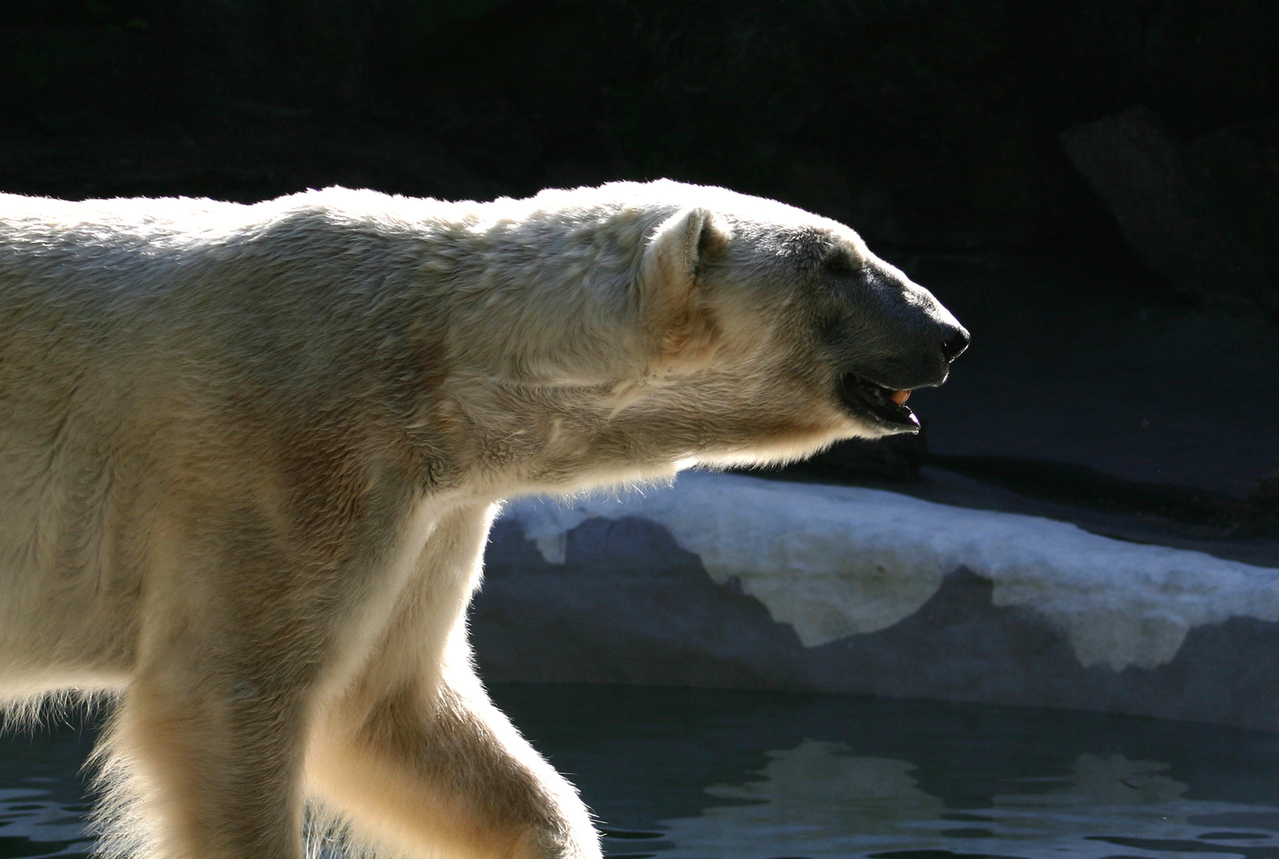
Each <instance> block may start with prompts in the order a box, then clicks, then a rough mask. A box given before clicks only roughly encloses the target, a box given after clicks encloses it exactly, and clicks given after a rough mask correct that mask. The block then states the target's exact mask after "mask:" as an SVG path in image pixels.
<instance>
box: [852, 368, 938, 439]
mask: <svg viewBox="0 0 1279 859" xmlns="http://www.w3.org/2000/svg"><path fill="white" fill-rule="evenodd" d="M836 394H837V396H838V397H839V402H840V404H841V405H843V407H844V408H845V409H846V410H847V411H848V412H850V413H851V414H852V415H853V416H854V417H856V418H859V419H861V420H863V421H866V422H867V423H869V424H871V425H873V426H874V427H876V428H877V429H880V430H883V431H885V432H886V433H900V432H919V418H917V417H915V413H914V412H912V411H911V410H910V409H909V408H907V407H906V398H907V397H909V396H910V391H895V390H893V389H891V388H886V387H884V386H883V385H877V384H875V383H874V382H872V381H870V380H869V379H865V378H863V377H861V376H858V375H857V374H855V373H845V374H844V375H842V376H840V377H839V382H838V383H837V384H836Z"/></svg>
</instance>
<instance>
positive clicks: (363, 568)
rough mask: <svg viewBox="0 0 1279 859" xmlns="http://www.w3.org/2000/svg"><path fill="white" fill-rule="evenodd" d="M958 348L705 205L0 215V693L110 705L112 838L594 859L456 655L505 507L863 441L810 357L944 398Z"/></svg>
mask: <svg viewBox="0 0 1279 859" xmlns="http://www.w3.org/2000/svg"><path fill="white" fill-rule="evenodd" d="M832 254H834V255H835V256H836V257H839V256H840V255H843V257H844V258H843V259H837V262H838V264H837V265H834V266H831V265H828V264H827V262H826V261H828V260H829V259H830V258H831V256H832ZM869 269H873V270H874V271H875V272H878V273H879V275H877V276H880V277H881V279H882V278H884V277H886V278H889V279H890V280H892V283H893V284H894V286H893V288H892V289H888V290H884V289H879V290H878V291H876V289H877V288H872V287H871V286H867V284H872V285H873V283H875V282H877V281H874V280H873V279H872V280H866V279H865V278H863V279H862V280H860V281H858V280H857V278H855V277H853V278H850V277H848V276H846V275H847V274H848V272H850V271H851V272H854V273H856V272H858V271H865V270H869ZM841 278H842V279H841ZM859 283H860V284H861V285H860V286H859V285H858V284H859ZM872 293H874V294H872ZM832 319H833V320H834V323H832ZM836 323H837V324H836ZM832 324H836V327H835V328H832V327H831V326H832ZM839 326H843V327H842V328H839ZM956 329H957V323H955V322H954V320H953V318H951V317H950V316H949V314H947V313H946V312H945V310H944V309H942V308H941V307H940V305H938V304H937V303H936V302H935V301H934V300H933V299H932V297H931V296H930V295H928V293H927V292H925V291H924V290H922V289H920V288H919V287H916V286H914V285H913V284H909V282H908V281H906V280H905V278H904V277H902V276H901V275H900V272H896V270H894V269H891V267H888V266H886V265H885V264H883V263H882V262H880V261H878V260H877V259H875V258H874V257H873V256H872V255H871V254H870V253H869V252H868V251H867V250H866V248H865V246H864V245H863V244H862V243H861V241H860V239H858V238H857V236H856V234H854V233H853V232H852V231H851V230H848V229H847V228H846V227H843V226H841V225H839V224H837V223H834V222H832V221H827V220H824V219H821V218H817V217H814V216H812V215H808V214H806V213H803V212H800V211H798V210H795V209H792V208H789V207H786V206H782V205H781V204H777V203H771V202H768V201H762V200H757V199H754V198H749V197H742V196H740V195H736V194H732V193H730V192H727V191H723V190H721V189H713V188H700V187H694V186H686V185H679V184H676V183H668V182H661V183H653V184H648V185H631V184H617V185H610V186H604V187H602V188H598V189H578V190H574V191H551V192H544V193H543V194H541V195H538V196H537V197H534V198H531V199H528V200H499V201H496V202H493V203H486V204H476V203H446V202H440V201H434V200H417V199H406V198H400V197H387V196H384V195H381V194H376V193H373V192H366V191H347V190H343V189H329V190H326V191H319V192H308V193H305V194H300V195H295V196H292V197H285V198H281V199H278V200H273V201H268V202H265V203H261V204H258V205H254V206H238V205H233V204H227V203H216V202H211V201H206V200H119V201H89V202H86V203H66V202H61V201H53V200H42V199H32V198H21V197H3V196H0V416H2V417H0V594H4V597H3V602H0V654H3V661H2V662H0V688H2V689H3V690H4V691H5V694H6V695H7V697H8V699H9V701H10V702H11V703H10V710H11V711H12V712H13V713H15V714H18V715H20V716H21V715H22V714H26V715H27V716H29V717H33V716H34V715H35V713H36V711H37V709H38V704H36V703H33V702H39V701H41V700H43V699H44V697H45V696H48V695H50V694H59V691H58V690H65V689H73V690H77V691H78V694H82V695H88V696H93V695H98V694H105V695H118V696H119V703H118V706H117V707H116V708H115V710H114V714H113V716H112V718H111V722H110V726H109V729H108V731H107V732H106V735H105V737H104V739H103V741H102V745H101V747H100V750H99V752H98V758H97V760H98V763H99V764H100V766H101V773H102V775H101V783H102V785H104V787H105V790H106V800H105V802H104V804H103V808H104V812H103V816H104V819H105V820H106V821H107V825H106V835H107V838H106V846H107V849H108V850H109V851H115V852H116V853H121V854H125V853H128V854H136V855H146V856H159V857H167V859H214V857H226V859H231V857H241V859H243V857H253V859H274V857H279V859H286V857H287V859H294V858H295V857H298V856H300V855H301V853H302V851H303V849H304V848H303V834H302V833H303V817H304V808H305V806H306V804H307V803H310V804H311V806H312V807H313V809H314V811H315V820H317V821H327V822H328V825H329V827H330V828H329V829H328V831H329V832H331V833H332V832H336V833H340V834H342V835H343V837H345V838H346V839H347V844H348V847H349V848H350V849H352V850H353V851H355V850H359V851H364V852H365V853H369V854H373V853H376V854H377V855H380V856H381V855H386V856H398V855H404V856H420V857H428V856H430V857H434V856H474V857H512V859H516V857H589V856H598V855H599V847H598V843H597V838H596V835H595V833H594V830H593V829H592V826H591V823H590V820H589V816H588V813H587V811H586V809H585V808H584V807H583V805H582V803H581V802H580V800H579V799H578V798H577V796H576V793H575V791H574V790H573V788H572V787H571V786H570V785H569V784H568V783H567V782H566V781H565V780H564V779H563V778H561V777H560V776H558V775H557V774H556V773H555V772H554V771H553V770H552V769H551V768H550V767H549V765H547V764H546V762H545V761H544V760H543V759H542V758H541V757H539V756H538V755H537V754H536V752H534V751H533V750H532V749H531V748H530V747H529V745H528V744H527V743H526V742H525V741H524V740H523V739H522V738H521V737H520V736H519V734H518V733H517V732H516V730H515V729H514V728H513V727H512V726H511V725H510V723H509V722H508V721H507V720H506V718H505V717H504V716H503V715H502V714H501V713H500V712H498V711H497V710H496V709H495V708H494V707H493V706H492V704H491V703H489V701H488V698H487V696H486V694H485V693H484V690H483V689H482V687H481V685H480V683H479V681H478V680H477V679H476V677H475V673H474V671H473V669H472V666H471V657H470V651H469V645H468V643H467V640H466V626H465V611H466V606H467V603H468V601H469V599H470V597H471V594H472V593H473V591H474V590H475V588H476V587H477V584H478V582H479V577H480V562H481V555H482V551H483V546H484V542H485V539H486V536H487V533H488V530H489V525H490V523H491V521H492V519H493V517H494V516H495V515H496V513H497V510H498V505H499V504H500V502H501V500H502V499H504V498H507V497H510V496H512V495H518V494H527V493H532V492H557V493H573V492H580V491H583V490H587V489H590V488H592V487H597V486H602V485H609V484H616V483H619V482H628V481H640V480H651V479H660V478H666V477H669V476H671V475H673V474H674V473H675V472H676V471H678V470H679V469H680V468H684V467H687V466H689V465H692V464H696V463H702V464H707V465H712V466H714V465H727V464H740V463H756V462H767V461H778V460H786V459H793V458H796V457H800V456H804V455H807V454H809V453H811V452H813V451H815V450H818V449H820V448H822V447H824V446H826V445H828V444H830V443H831V442H833V441H835V440H837V439H840V438H846V437H850V436H858V435H861V436H874V435H878V434H880V433H881V432H882V430H881V429H879V428H877V427H876V426H875V425H874V424H873V423H872V422H867V421H866V420H863V419H861V418H859V417H858V416H857V415H853V414H850V413H849V411H848V410H847V409H846V408H843V407H841V406H840V404H839V403H838V402H837V400H836V398H835V396H834V394H833V391H834V390H835V379H836V378H837V377H838V374H839V373H841V372H844V371H845V370H847V369H848V367H850V366H852V367H855V368H857V369H858V371H859V372H861V370H862V369H863V368H867V367H869V368H871V369H872V372H879V371H878V370H877V369H875V368H885V369H883V373H884V374H886V375H885V381H883V382H882V384H891V385H894V386H900V387H903V388H904V387H915V386H918V385H923V384H937V383H940V381H941V380H942V379H944V378H945V368H946V364H947V363H948V359H946V358H938V357H937V355H936V354H935V353H936V352H937V343H938V342H939V340H940V339H944V337H946V336H948V335H949V334H951V333H953V332H954V331H955V330H956ZM832 330H839V331H841V332H844V333H841V334H840V335H839V337H838V338H836V339H835V340H834V341H832V340H831V337H830V336H829V335H828V334H823V333H822V332H829V331H832ZM849 332H851V333H849ZM845 341H848V342H845ZM889 377H891V378H889ZM317 825H318V824H317ZM317 831H319V830H317Z"/></svg>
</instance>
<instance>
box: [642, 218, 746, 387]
mask: <svg viewBox="0 0 1279 859" xmlns="http://www.w3.org/2000/svg"><path fill="white" fill-rule="evenodd" d="M730 238H731V234H730V232H729V230H728V228H727V227H726V226H725V225H724V223H723V222H722V221H721V220H720V219H719V218H717V217H716V216H715V214H714V213H713V212H711V211H710V210H709V209H704V208H701V207H700V206H699V207H695V208H690V209H684V210H682V211H680V212H676V213H675V214H674V215H672V216H671V217H669V218H667V219H666V220H665V221H663V222H662V224H661V225H660V226H659V227H658V228H657V229H656V230H655V231H654V232H653V235H652V236H651V237H650V239H649V242H648V247H646V248H645V249H644V262H643V265H642V270H641V275H640V308H641V310H640V312H641V314H642V315H643V317H644V321H645V324H646V326H647V327H648V329H649V330H650V331H652V332H653V333H654V334H656V335H657V336H658V338H659V340H660V343H661V346H660V350H661V353H662V359H661V361H660V363H661V364H662V365H664V367H665V368H668V369H675V368H680V367H682V368H683V369H686V370H692V369H695V368H696V366H699V365H701V364H704V363H705V361H706V360H708V359H709V358H710V353H711V352H713V351H714V341H715V324H714V320H713V319H712V318H711V313H710V308H709V307H708V306H707V304H706V303H705V302H704V301H703V300H702V296H700V295H699V294H698V292H699V290H698V279H699V278H698V276H699V273H700V271H701V269H702V267H703V266H704V265H705V264H706V263H708V262H710V261H712V260H714V258H715V257H717V256H719V255H720V254H722V253H723V252H724V250H725V248H726V247H727V246H728V242H729V239H730Z"/></svg>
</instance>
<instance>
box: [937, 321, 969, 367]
mask: <svg viewBox="0 0 1279 859" xmlns="http://www.w3.org/2000/svg"><path fill="white" fill-rule="evenodd" d="M967 348H968V332H967V331H965V330H964V329H963V328H956V329H955V333H954V334H952V335H950V337H948V338H946V342H945V343H942V344H941V353H942V354H943V355H945V356H946V360H947V361H954V360H955V359H956V358H958V357H959V356H960V355H961V354H963V351H964V350H965V349H967Z"/></svg>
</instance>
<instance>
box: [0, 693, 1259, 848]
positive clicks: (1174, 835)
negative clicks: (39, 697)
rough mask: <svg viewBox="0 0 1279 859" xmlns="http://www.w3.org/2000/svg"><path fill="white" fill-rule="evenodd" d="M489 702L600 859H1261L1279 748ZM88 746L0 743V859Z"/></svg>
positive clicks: (1255, 740)
mask: <svg viewBox="0 0 1279 859" xmlns="http://www.w3.org/2000/svg"><path fill="white" fill-rule="evenodd" d="M494 696H495V698H497V700H498V703H499V704H500V705H501V706H502V707H503V708H504V709H506V710H507V712H509V713H510V714H511V716H512V718H513V719H514V721H515V722H516V724H518V725H520V726H521V727H522V728H524V729H525V731H526V733H527V734H528V735H529V736H530V738H531V739H532V740H533V742H534V744H535V745H536V746H537V747H538V748H539V749H542V750H543V751H544V752H546V753H547V754H548V755H549V756H550V758H551V760H552V762H553V763H554V764H555V765H556V766H557V767H559V769H560V770H561V771H564V772H567V773H571V774H572V778H573V780H574V781H575V782H576V783H577V784H578V785H579V786H580V787H581V789H582V794H583V796H584V797H585V798H586V800H587V802H588V803H590V804H591V806H592V807H593V808H594V809H595V811H596V813H597V814H598V815H599V817H600V819H601V820H602V822H603V826H604V827H605V829H606V832H607V837H606V838H605V846H606V849H607V851H608V853H609V854H610V855H611V856H612V857H614V859H621V857H658V859H720V857H723V859H728V857H732V859H780V857H795V858H796V859H801V857H802V859H828V857H829V859H834V857H839V859H850V857H868V859H949V857H961V859H975V857H990V856H1001V857H1026V859H1103V858H1105V859H1113V858H1114V857H1132V859H1136V857H1146V859H1173V857H1181V859H1186V854H1191V853H1193V854H1197V855H1196V856H1195V859H1214V857H1243V859H1279V736H1276V735H1274V734H1267V733H1261V732H1248V731H1236V730H1231V729H1226V728H1217V727H1212V726H1205V725H1194V724H1188V723H1170V722H1157V721H1153V720H1146V719H1129V718H1121V717H1108V716H1100V715H1089V714H1078V713H1054V712H1038V711H1033V710H1018V709H1011V708H994V707H977V706H964V705H947V704H928V703H912V702H895V701H883V700H875V699H856V698H835V697H821V696H792V695H768V694H759V693H737V692H708V691H700V692H698V691H690V690H672V689H665V690H662V689H633V688H616V687H565V686H502V687H498V688H497V689H495V690H494ZM91 735H92V731H91V730H89V729H63V730H61V731H57V732H52V733H39V734H37V735H35V736H24V735H19V736H10V737H6V738H4V739H3V740H2V741H0V859H10V857H37V856H80V855H84V854H85V853H86V852H87V851H88V850H89V848H90V846H91V841H90V840H89V839H88V838H87V836H85V835H84V834H83V828H82V819H83V815H84V813H85V811H86V805H85V804H84V801H83V799H82V797H83V791H84V786H83V782H82V780H81V779H80V778H79V777H78V775H77V774H78V770H79V767H80V765H81V762H82V761H83V759H84V757H85V755H86V754H87V752H88V749H89V746H90V741H91Z"/></svg>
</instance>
